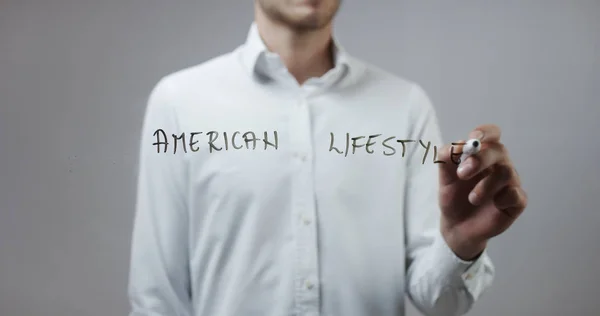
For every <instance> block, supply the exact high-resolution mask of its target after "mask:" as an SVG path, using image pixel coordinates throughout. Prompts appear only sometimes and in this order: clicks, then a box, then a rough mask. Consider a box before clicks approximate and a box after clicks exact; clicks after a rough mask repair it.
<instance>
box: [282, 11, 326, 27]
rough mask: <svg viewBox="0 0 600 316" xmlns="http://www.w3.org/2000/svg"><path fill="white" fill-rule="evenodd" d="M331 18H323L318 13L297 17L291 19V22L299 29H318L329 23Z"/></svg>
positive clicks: (292, 25) (291, 24)
mask: <svg viewBox="0 0 600 316" xmlns="http://www.w3.org/2000/svg"><path fill="white" fill-rule="evenodd" d="M329 22H330V20H327V19H323V17H321V16H319V15H318V14H309V15H304V16H301V17H297V18H295V19H291V20H290V21H289V24H290V26H291V27H293V28H294V29H297V30H304V31H316V30H320V29H322V28H324V27H325V26H327V24H329Z"/></svg>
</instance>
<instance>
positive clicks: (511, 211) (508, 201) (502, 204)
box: [494, 186, 527, 218]
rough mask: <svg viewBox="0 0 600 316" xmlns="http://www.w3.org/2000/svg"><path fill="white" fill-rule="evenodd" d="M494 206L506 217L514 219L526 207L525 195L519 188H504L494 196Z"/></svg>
mask: <svg viewBox="0 0 600 316" xmlns="http://www.w3.org/2000/svg"><path fill="white" fill-rule="evenodd" d="M494 205H495V206H496V207H497V208H498V209H499V210H500V211H502V212H504V213H505V214H506V215H508V216H510V217H513V218H516V217H517V216H519V215H520V214H521V213H522V212H523V210H525V208H526V207H527V194H526V193H525V191H523V189H522V188H521V187H518V186H506V187H504V188H503V189H502V190H500V191H499V192H498V193H497V194H496V195H495V196H494Z"/></svg>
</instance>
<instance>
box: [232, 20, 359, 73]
mask: <svg viewBox="0 0 600 316" xmlns="http://www.w3.org/2000/svg"><path fill="white" fill-rule="evenodd" d="M333 44H334V64H335V65H334V70H338V71H343V70H346V71H348V72H350V73H353V72H354V74H356V72H358V70H359V65H357V64H356V63H354V62H353V60H352V58H351V57H350V56H349V55H348V53H347V52H346V50H345V49H344V48H343V47H342V46H341V45H340V43H339V41H338V40H337V39H336V38H335V37H334V38H333ZM241 53H242V61H243V64H244V67H245V68H246V70H247V71H248V72H249V73H250V74H251V75H254V74H257V73H261V74H262V75H264V74H265V73H264V72H265V69H261V68H264V67H265V65H264V64H262V63H261V61H262V60H263V59H264V58H266V57H267V55H269V54H273V53H271V52H270V51H269V50H268V48H267V46H266V45H265V43H264V41H263V40H262V38H261V36H260V34H259V32H258V27H257V25H256V22H253V23H252V24H251V25H250V30H249V31H248V35H247V37H246V42H245V43H244V45H243V46H242V47H241ZM268 57H273V56H268ZM267 71H268V70H267Z"/></svg>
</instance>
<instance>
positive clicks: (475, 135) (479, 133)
mask: <svg viewBox="0 0 600 316" xmlns="http://www.w3.org/2000/svg"><path fill="white" fill-rule="evenodd" d="M472 138H477V139H479V140H481V139H482V138H483V132H482V131H475V132H473V134H472Z"/></svg>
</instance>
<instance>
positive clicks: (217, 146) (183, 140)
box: [152, 129, 466, 165]
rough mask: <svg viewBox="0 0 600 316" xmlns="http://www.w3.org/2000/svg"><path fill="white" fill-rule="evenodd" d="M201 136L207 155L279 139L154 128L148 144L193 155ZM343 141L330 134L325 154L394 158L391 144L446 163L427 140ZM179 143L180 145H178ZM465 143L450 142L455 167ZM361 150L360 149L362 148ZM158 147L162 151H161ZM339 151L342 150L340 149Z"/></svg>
mask: <svg viewBox="0 0 600 316" xmlns="http://www.w3.org/2000/svg"><path fill="white" fill-rule="evenodd" d="M202 134H204V135H205V137H206V138H208V140H207V145H208V151H209V153H213V152H218V151H222V150H225V151H227V150H230V149H232V150H240V149H251V150H256V149H257V146H259V144H261V143H262V145H263V146H262V148H263V150H268V149H269V148H271V149H274V150H277V149H279V137H278V134H277V131H272V132H270V133H269V132H266V131H265V132H263V133H262V137H260V136H259V135H260V134H257V133H254V132H252V131H248V132H245V133H241V132H239V131H235V132H233V133H227V132H222V133H219V132H217V131H209V132H206V133H203V132H193V133H189V135H186V133H181V134H179V135H177V134H171V137H169V136H167V133H166V132H165V131H164V130H163V129H157V130H156V131H155V132H154V134H153V136H155V137H156V142H154V143H153V144H152V145H154V146H156V152H157V153H161V152H162V153H166V152H167V151H168V148H169V145H170V144H171V143H170V142H169V139H172V141H173V142H172V144H173V150H172V152H173V153H174V154H175V153H176V152H177V150H178V149H179V148H178V146H181V148H182V149H179V150H183V152H184V153H187V152H188V148H189V150H190V151H191V152H197V151H199V150H200V148H201V147H200V146H198V143H199V141H198V140H197V139H196V137H201V136H200V135H202ZM345 136H346V137H345V142H344V146H343V147H336V146H335V145H336V141H335V135H334V134H333V133H330V143H329V152H333V153H337V154H339V155H344V157H348V155H349V154H351V155H356V154H357V151H360V150H364V151H365V152H367V153H368V154H374V153H375V150H373V149H372V148H373V147H384V148H385V149H383V150H382V151H381V153H382V154H383V155H385V156H394V155H396V154H397V153H398V149H397V146H394V145H393V144H398V143H399V144H400V146H401V149H402V150H401V157H402V158H404V156H405V155H406V152H407V147H408V146H410V145H413V146H419V149H421V150H423V159H422V164H425V161H426V160H427V157H428V155H429V153H430V152H433V153H432V156H431V157H432V160H433V163H446V161H441V160H438V159H437V152H438V147H437V146H436V145H434V146H432V145H431V142H430V141H427V142H424V141H423V140H411V139H397V138H396V136H390V137H386V138H385V139H383V140H382V141H381V142H380V143H379V144H378V140H381V138H380V139H377V138H378V137H380V136H382V135H381V134H375V135H369V136H355V137H350V133H346V135H345ZM178 144H180V145H178ZM465 144H466V143H452V146H451V152H450V160H452V162H453V163H455V164H457V165H458V164H460V156H461V155H462V152H456V153H455V152H454V146H458V145H465ZM363 147H364V149H360V148H363ZM161 148H162V150H161ZM340 148H343V150H341V149H340Z"/></svg>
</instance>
